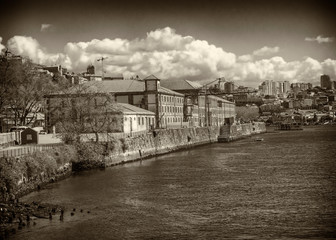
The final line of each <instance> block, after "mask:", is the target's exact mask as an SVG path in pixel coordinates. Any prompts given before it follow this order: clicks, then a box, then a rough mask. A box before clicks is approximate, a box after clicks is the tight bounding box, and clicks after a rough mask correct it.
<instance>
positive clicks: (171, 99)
mask: <svg viewBox="0 0 336 240" xmlns="http://www.w3.org/2000/svg"><path fill="white" fill-rule="evenodd" d="M174 99H175V100H176V102H177V103H181V104H183V98H181V97H173V96H161V101H162V102H175V100H174Z"/></svg>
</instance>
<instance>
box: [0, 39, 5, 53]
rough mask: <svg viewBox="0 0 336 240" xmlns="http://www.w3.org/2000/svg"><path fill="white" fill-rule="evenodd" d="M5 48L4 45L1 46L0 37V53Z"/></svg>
mask: <svg viewBox="0 0 336 240" xmlns="http://www.w3.org/2000/svg"><path fill="white" fill-rule="evenodd" d="M5 48H6V47H5V46H4V45H2V37H0V53H1V52H2V50H4V49H5Z"/></svg>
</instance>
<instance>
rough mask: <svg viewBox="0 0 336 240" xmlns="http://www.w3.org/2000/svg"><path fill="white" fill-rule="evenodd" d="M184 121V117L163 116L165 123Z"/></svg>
mask: <svg viewBox="0 0 336 240" xmlns="http://www.w3.org/2000/svg"><path fill="white" fill-rule="evenodd" d="M182 121H183V118H182V117H165V118H163V124H168V123H181V122H182Z"/></svg>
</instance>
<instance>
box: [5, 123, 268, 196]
mask: <svg viewBox="0 0 336 240" xmlns="http://www.w3.org/2000/svg"><path fill="white" fill-rule="evenodd" d="M224 127H226V126H224ZM228 127H230V126H228ZM223 129H224V128H223V127H222V128H219V127H217V126H212V127H202V128H181V129H155V130H154V131H151V132H148V133H146V134H142V135H139V136H134V137H125V138H120V139H116V138H110V139H109V141H106V142H99V143H95V142H81V143H76V144H73V145H61V146H58V147H54V148H52V149H50V150H46V151H44V152H35V153H32V154H28V155H23V156H20V157H6V158H0V177H1V178H0V202H7V201H9V200H15V199H17V198H19V197H20V196H22V195H24V194H26V193H29V192H31V191H34V190H37V189H39V188H41V187H43V185H45V184H48V183H50V182H55V181H57V180H59V179H63V178H65V177H67V176H69V175H71V174H72V172H78V171H83V170H90V169H95V168H106V167H110V166H114V165H118V164H124V163H127V162H132V161H137V160H143V159H145V158H150V157H153V156H157V155H161V154H165V153H169V152H173V151H177V150H181V149H186V148H192V147H196V146H199V145H203V144H208V143H213V142H217V139H218V136H219V135H220V133H221V134H222V133H223ZM265 131H266V128H265V125H264V124H263V123H249V124H241V125H236V126H231V127H230V132H229V133H230V135H229V138H230V140H237V139H239V138H241V137H245V136H248V135H252V134H257V133H262V132H265Z"/></svg>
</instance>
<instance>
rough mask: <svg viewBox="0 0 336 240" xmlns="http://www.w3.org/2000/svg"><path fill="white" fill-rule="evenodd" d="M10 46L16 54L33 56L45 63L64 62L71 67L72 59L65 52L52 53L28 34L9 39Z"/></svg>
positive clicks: (64, 64) (8, 44)
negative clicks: (27, 35)
mask: <svg viewBox="0 0 336 240" xmlns="http://www.w3.org/2000/svg"><path fill="white" fill-rule="evenodd" d="M7 46H8V48H9V49H10V50H11V52H13V53H14V54H17V55H21V56H25V57H29V58H31V59H32V60H33V61H34V62H36V63H39V64H45V65H55V64H62V65H63V66H65V67H68V68H71V61H70V59H69V57H68V56H66V55H65V54H63V53H56V54H50V53H48V52H47V51H46V50H45V49H44V48H43V47H42V46H41V45H40V44H39V42H38V41H37V40H36V39H34V38H32V37H26V36H15V37H12V38H11V39H9V40H8V42H7Z"/></svg>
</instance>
